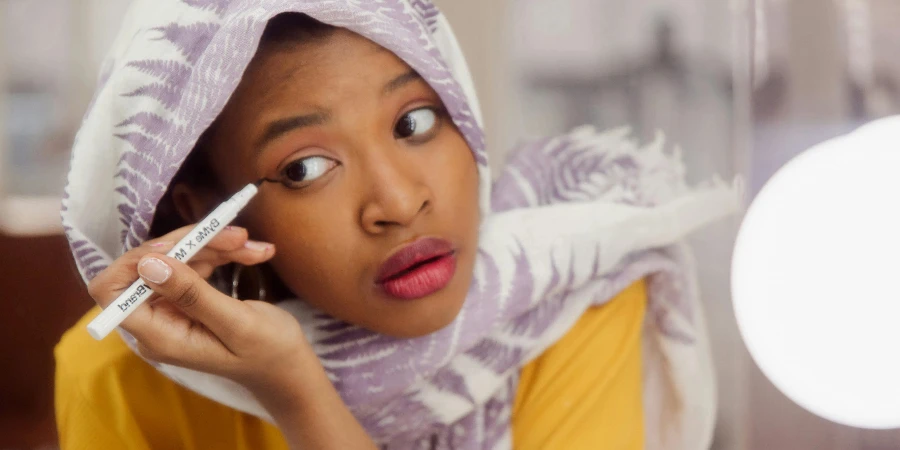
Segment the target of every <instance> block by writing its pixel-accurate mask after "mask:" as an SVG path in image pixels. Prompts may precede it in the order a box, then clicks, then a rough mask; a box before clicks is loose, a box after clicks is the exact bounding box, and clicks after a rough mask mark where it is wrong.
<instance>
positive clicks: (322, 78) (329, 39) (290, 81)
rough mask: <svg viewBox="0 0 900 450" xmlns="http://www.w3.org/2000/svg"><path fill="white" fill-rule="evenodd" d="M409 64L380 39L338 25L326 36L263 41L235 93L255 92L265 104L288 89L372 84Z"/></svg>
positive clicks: (310, 90) (304, 91)
mask: <svg viewBox="0 0 900 450" xmlns="http://www.w3.org/2000/svg"><path fill="white" fill-rule="evenodd" d="M408 70H410V68H409V66H408V65H407V64H406V63H405V62H403V60H401V59H400V58H398V57H397V56H396V55H394V54H393V53H392V52H390V51H388V50H386V49H385V48H383V47H381V46H380V45H378V44H376V43H374V42H372V41H370V40H368V39H366V38H364V37H362V36H360V35H358V34H355V33H353V32H351V31H348V30H344V29H337V30H335V31H334V32H333V33H330V34H329V35H327V36H325V37H323V38H316V39H308V40H298V41H291V42H286V43H281V42H280V43H268V44H267V43H262V44H261V45H260V48H259V50H258V52H257V54H256V56H255V57H254V58H253V60H252V61H251V63H250V64H249V66H248V67H247V70H246V72H245V74H244V77H243V78H242V80H241V83H240V85H239V86H238V89H237V90H236V91H235V94H234V98H235V99H240V98H242V97H245V96H252V97H255V98H256V99H258V100H259V103H263V104H264V103H267V102H270V101H273V100H274V98H273V97H276V96H277V95H278V94H283V93H284V92H285V90H296V91H297V92H294V93H295V94H301V93H302V94H305V95H313V96H314V95H316V94H327V93H328V92H335V91H343V90H346V89H350V88H352V87H353V86H350V85H355V86H361V85H366V84H371V85H373V86H374V85H377V84H378V83H381V82H383V81H384V80H386V79H390V78H391V77H393V76H396V75H397V74H398V73H403V72H405V71H408Z"/></svg>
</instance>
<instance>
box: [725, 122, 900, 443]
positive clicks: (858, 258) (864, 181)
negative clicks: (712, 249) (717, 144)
mask: <svg viewBox="0 0 900 450" xmlns="http://www.w3.org/2000/svg"><path fill="white" fill-rule="evenodd" d="M732 295H733V301H734V310H735V315H736V316H737V322H738V326H739V328H740V332H741V335H742V336H743V338H744V341H745V342H746V344H747V347H748V349H749V350H750V354H751V355H752V357H753V359H754V360H755V361H756V363H757V364H758V365H759V367H760V369H761V370H762V372H763V373H764V374H765V375H766V376H767V377H768V378H769V379H770V380H771V381H772V383H773V384H774V385H775V386H776V387H777V388H778V389H779V390H781V392H783V393H784V394H785V395H786V396H787V397H789V398H790V399H791V400H793V401H794V402H796V403H797V404H799V405H800V406H802V407H804V408H805V409H807V410H809V411H811V412H813V413H814V414H817V415H819V416H821V417H824V418H826V419H829V420H832V421H834V422H838V423H841V424H845V425H850V426H856V427H861V428H896V427H900V117H894V118H889V119H882V120H879V121H877V122H873V123H871V124H869V125H866V126H864V127H862V128H860V129H858V130H857V131H854V132H853V133H851V134H848V135H846V136H842V137H840V138H837V139H834V140H831V141H828V142H825V143H823V144H820V145H817V146H815V147H813V148H811V149H809V150H807V151H806V152H804V153H803V154H801V155H800V156H798V157H796V158H794V159H793V160H792V161H790V162H789V163H788V164H787V165H785V166H784V167H783V168H781V170H779V171H778V172H777V173H776V174H775V176H773V177H772V178H771V180H769V182H768V183H766V185H765V186H764V187H763V189H762V191H760V193H759V194H758V196H757V197H756V199H755V200H754V201H753V203H752V205H751V206H750V208H749V209H748V210H747V214H746V216H745V218H744V221H743V223H742V225H741V229H740V232H739V233H738V237H737V241H736V243H735V251H734V260H733V264H732Z"/></svg>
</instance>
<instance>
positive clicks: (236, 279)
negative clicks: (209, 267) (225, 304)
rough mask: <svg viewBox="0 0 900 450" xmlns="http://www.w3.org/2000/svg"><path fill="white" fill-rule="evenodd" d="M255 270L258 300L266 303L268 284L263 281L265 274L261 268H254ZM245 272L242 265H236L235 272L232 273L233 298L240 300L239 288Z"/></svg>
mask: <svg viewBox="0 0 900 450" xmlns="http://www.w3.org/2000/svg"><path fill="white" fill-rule="evenodd" d="M252 267H253V270H254V271H255V272H256V286H257V289H258V293H257V300H259V301H261V302H264V301H266V283H265V282H264V281H263V273H262V271H261V270H260V269H259V266H252ZM243 271H244V266H243V265H241V264H235V265H234V270H232V272H231V298H234V299H239V300H240V294H239V293H238V292H239V291H238V287H239V286H240V283H241V272H243Z"/></svg>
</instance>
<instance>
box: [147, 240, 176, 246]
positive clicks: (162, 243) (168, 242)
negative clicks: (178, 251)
mask: <svg viewBox="0 0 900 450" xmlns="http://www.w3.org/2000/svg"><path fill="white" fill-rule="evenodd" d="M167 245H172V241H161V242H154V243H152V244H150V246H151V247H165V246H167Z"/></svg>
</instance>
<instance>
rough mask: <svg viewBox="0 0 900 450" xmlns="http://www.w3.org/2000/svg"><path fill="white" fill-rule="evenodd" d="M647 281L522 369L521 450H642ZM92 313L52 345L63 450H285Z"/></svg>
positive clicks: (272, 433) (262, 428)
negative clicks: (94, 327) (165, 370)
mask: <svg viewBox="0 0 900 450" xmlns="http://www.w3.org/2000/svg"><path fill="white" fill-rule="evenodd" d="M645 299H646V294H645V292H644V287H643V283H637V284H635V285H634V286H632V287H631V288H629V289H627V290H625V291H623V292H622V293H621V294H619V295H618V296H617V297H616V298H615V299H613V300H612V301H611V302H610V303H609V304H607V305H606V306H603V307H600V308H593V309H591V310H589V311H588V312H586V313H585V314H584V316H583V317H582V318H581V319H580V320H579V322H578V323H577V324H576V325H575V327H574V328H573V329H572V330H571V331H570V332H569V333H568V334H567V335H566V336H565V337H564V338H563V339H562V340H560V341H559V342H558V343H556V344H555V345H554V346H553V347H551V348H550V349H549V350H547V351H546V352H545V353H544V354H543V355H542V356H541V357H540V358H539V359H537V360H536V361H534V362H533V363H531V364H529V365H528V366H527V367H525V368H524V369H523V371H522V379H521V383H520V385H519V389H518V393H517V398H516V400H515V405H514V409H513V423H512V427H513V439H514V443H515V447H516V449H519V450H528V449H555V448H560V449H572V450H578V449H594V448H604V449H622V450H631V449H639V448H643V414H642V409H641V363H640V359H641V354H640V328H641V324H642V322H643V315H644V309H645V303H646V301H645ZM98 312H99V309H97V308H94V309H93V310H91V311H90V312H89V313H88V314H86V315H85V316H84V317H83V318H82V319H81V320H80V321H79V322H78V323H77V324H76V325H75V326H74V327H73V328H72V329H70V330H69V331H68V332H67V333H66V334H65V335H64V336H63V338H62V341H61V342H60V343H59V345H58V346H57V347H56V362H57V366H56V367H57V368H56V416H57V425H58V427H59V437H60V444H61V447H62V449H63V450H82V449H84V450H97V449H141V450H144V449H189V450H202V449H217V450H251V449H253V450H259V449H286V448H287V445H286V444H285V442H284V439H283V438H282V437H281V434H280V433H279V431H278V429H277V428H276V427H274V426H272V425H270V424H268V423H266V422H264V421H262V420H260V419H257V418H255V417H252V416H249V415H246V414H243V413H240V412H237V411H235V410H233V409H231V408H228V407H226V406H223V405H220V404H218V403H216V402H213V401H211V400H208V399H206V398H205V397H201V396H200V395H198V394H195V393H193V392H191V391H189V390H187V389H185V388H182V387H181V386H179V385H177V384H176V383H174V382H173V381H171V380H169V379H168V378H166V377H165V376H163V375H162V374H160V373H159V372H157V371H156V369H154V368H153V367H151V366H150V365H148V364H146V363H145V362H144V361H142V360H141V359H140V358H138V356H136V355H135V354H134V353H132V352H131V350H130V349H128V347H126V345H125V343H124V342H122V340H121V339H120V338H119V337H118V335H115V334H114V335H113V336H111V337H109V338H107V339H104V340H103V341H100V342H97V341H95V340H93V339H92V338H91V337H90V336H89V335H88V334H87V331H86V330H85V326H86V325H87V323H88V322H89V321H90V320H91V319H92V318H93V317H94V316H96V315H97V313H98Z"/></svg>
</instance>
